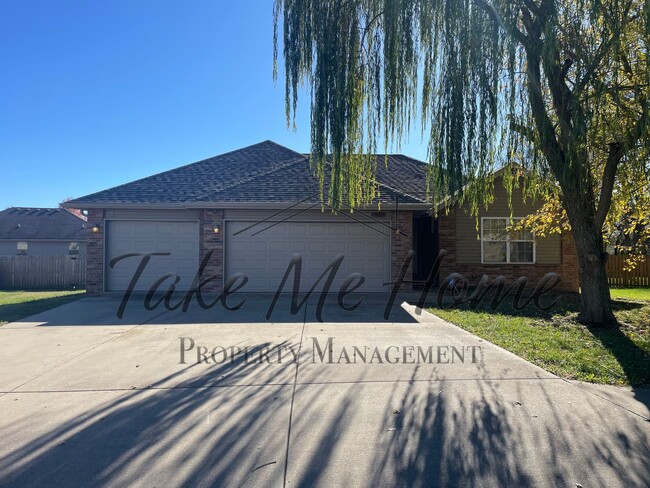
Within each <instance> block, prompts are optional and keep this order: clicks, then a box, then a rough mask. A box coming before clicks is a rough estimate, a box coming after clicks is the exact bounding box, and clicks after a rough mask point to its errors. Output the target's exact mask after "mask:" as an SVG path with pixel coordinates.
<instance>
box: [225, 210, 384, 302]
mask: <svg viewBox="0 0 650 488" xmlns="http://www.w3.org/2000/svg"><path fill="white" fill-rule="evenodd" d="M251 224H252V223H251V222H227V223H226V277H228V276H232V275H233V274H234V273H244V274H245V275H246V276H248V279H249V282H248V283H247V284H246V286H245V287H244V288H242V291H257V292H275V291H276V290H277V288H278V286H279V285H280V281H281V280H282V277H283V276H284V273H285V272H286V270H287V267H288V266H289V262H290V260H291V258H292V257H293V255H294V254H299V255H301V256H302V273H301V280H300V281H301V284H300V289H301V291H307V290H309V289H310V288H311V287H312V286H313V284H314V283H315V282H316V280H317V279H318V277H319V276H320V275H321V273H322V272H323V271H324V270H325V268H326V267H327V266H328V265H329V264H330V263H331V262H332V260H333V259H334V258H335V257H336V256H337V255H338V254H340V253H342V254H343V255H344V259H343V262H342V263H341V267H340V268H339V271H338V273H337V275H336V279H335V281H334V283H333V285H332V288H331V290H330V291H332V292H336V291H338V289H339V286H340V284H341V283H342V282H343V281H344V280H345V278H346V277H347V276H348V275H349V274H350V273H361V274H363V276H364V277H365V278H366V281H365V283H364V284H363V285H362V287H361V288H359V292H363V291H387V290H389V289H390V287H389V286H383V285H384V283H386V282H388V281H389V280H390V229H389V228H388V226H382V225H381V224H376V223H372V224H367V225H366V224H360V223H355V222H350V223H347V222H283V223H280V224H277V225H275V226H274V227H271V228H270V229H267V230H264V231H263V232H261V233H259V234H257V235H255V236H253V235H252V234H254V233H255V232H258V231H260V230H262V229H264V228H266V227H268V226H269V225H270V224H269V223H262V224H258V225H256V226H255V227H253V228H251V229H250V230H244V229H246V228H247V227H250V226H251ZM241 231H243V232H241ZM324 282H325V279H323V280H322V281H321V283H320V284H319V287H318V288H317V290H320V289H321V286H322V285H323V284H324ZM292 287H293V273H292V274H291V275H290V277H289V280H288V281H287V283H286V284H285V286H284V290H283V291H286V292H290V291H291V289H292Z"/></svg>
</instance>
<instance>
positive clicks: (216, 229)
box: [212, 224, 221, 234]
mask: <svg viewBox="0 0 650 488" xmlns="http://www.w3.org/2000/svg"><path fill="white" fill-rule="evenodd" d="M212 230H213V232H214V233H215V234H218V233H219V232H221V229H220V228H219V224H215V225H214V229H212Z"/></svg>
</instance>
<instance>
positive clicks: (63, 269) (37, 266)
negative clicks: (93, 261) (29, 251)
mask: <svg viewBox="0 0 650 488" xmlns="http://www.w3.org/2000/svg"><path fill="white" fill-rule="evenodd" d="M85 284H86V259H85V258H78V259H70V258H68V257H67V256H0V290H11V289H14V290H53V289H65V288H73V287H76V288H84V287H85Z"/></svg>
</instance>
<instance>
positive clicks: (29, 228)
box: [0, 207, 86, 241]
mask: <svg viewBox="0 0 650 488" xmlns="http://www.w3.org/2000/svg"><path fill="white" fill-rule="evenodd" d="M85 224H86V220H85V219H84V218H82V217H79V216H77V215H75V214H73V213H72V212H71V211H69V210H66V209H65V208H25V207H9V208H8V209H6V210H3V211H1V212H0V239H10V240H48V239H62V240H68V239H70V240H78V241H83V240H85V239H86V232H85V227H84V226H85Z"/></svg>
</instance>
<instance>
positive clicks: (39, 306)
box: [0, 293, 85, 325]
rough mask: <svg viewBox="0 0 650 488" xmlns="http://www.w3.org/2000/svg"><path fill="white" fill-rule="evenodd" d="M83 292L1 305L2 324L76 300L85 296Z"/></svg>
mask: <svg viewBox="0 0 650 488" xmlns="http://www.w3.org/2000/svg"><path fill="white" fill-rule="evenodd" d="M84 296H85V295H84V294H83V293H76V294H73V295H64V296H59V297H48V298H39V299H37V300H29V301H25V302H20V303H7V304H4V305H0V325H1V324H3V323H5V322H15V321H17V320H20V319H23V318H25V317H29V316H30V315H34V314H37V313H41V312H44V311H46V310H50V309H52V308H55V307H58V306H60V305H65V304H66V303H70V302H74V301H76V300H79V299H80V298H83V297H84Z"/></svg>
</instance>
